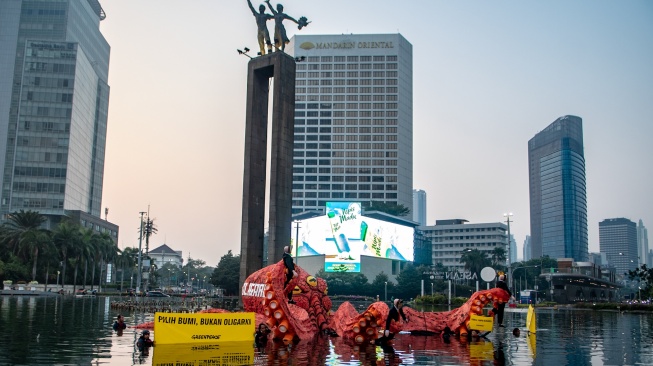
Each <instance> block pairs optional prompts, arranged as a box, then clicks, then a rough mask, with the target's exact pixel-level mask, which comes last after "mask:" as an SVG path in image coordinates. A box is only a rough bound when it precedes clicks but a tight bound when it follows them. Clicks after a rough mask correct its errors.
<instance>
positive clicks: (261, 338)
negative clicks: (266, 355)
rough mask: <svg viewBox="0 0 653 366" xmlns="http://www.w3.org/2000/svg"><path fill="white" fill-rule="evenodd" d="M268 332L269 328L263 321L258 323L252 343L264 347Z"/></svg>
mask: <svg viewBox="0 0 653 366" xmlns="http://www.w3.org/2000/svg"><path fill="white" fill-rule="evenodd" d="M270 332H271V331H270V328H268V327H267V325H265V323H261V324H259V326H258V330H257V331H256V333H254V343H255V344H256V347H259V348H260V347H265V345H266V344H267V343H268V334H270Z"/></svg>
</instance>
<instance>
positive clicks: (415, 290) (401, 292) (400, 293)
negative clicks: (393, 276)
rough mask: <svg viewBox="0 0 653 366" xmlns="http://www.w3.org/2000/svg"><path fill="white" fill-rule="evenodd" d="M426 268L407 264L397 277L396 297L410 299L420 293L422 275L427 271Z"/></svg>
mask: <svg viewBox="0 0 653 366" xmlns="http://www.w3.org/2000/svg"><path fill="white" fill-rule="evenodd" d="M428 270H429V268H428V267H427V266H415V265H414V264H412V263H408V264H407V265H406V266H405V267H404V269H402V270H401V272H400V273H399V274H398V275H397V291H396V297H401V298H404V299H411V298H415V297H417V295H420V294H421V292H422V279H423V277H422V274H423V273H424V272H426V271H428Z"/></svg>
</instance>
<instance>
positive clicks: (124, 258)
mask: <svg viewBox="0 0 653 366" xmlns="http://www.w3.org/2000/svg"><path fill="white" fill-rule="evenodd" d="M137 253H138V250H137V249H135V248H125V250H123V251H122V252H119V254H118V256H117V258H116V265H117V266H120V268H121V277H122V278H121V279H120V292H122V284H123V282H124V279H125V267H127V268H133V267H134V265H135V264H136V263H135V262H136V261H135V260H134V258H136V256H137V255H138V254H137Z"/></svg>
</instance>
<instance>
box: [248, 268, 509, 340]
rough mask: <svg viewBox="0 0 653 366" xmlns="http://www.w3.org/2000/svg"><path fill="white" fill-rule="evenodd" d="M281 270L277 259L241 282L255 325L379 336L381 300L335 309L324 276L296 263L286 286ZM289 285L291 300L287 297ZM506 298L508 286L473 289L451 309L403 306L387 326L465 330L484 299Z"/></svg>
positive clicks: (295, 336) (283, 334) (290, 336)
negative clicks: (398, 319) (398, 316)
mask: <svg viewBox="0 0 653 366" xmlns="http://www.w3.org/2000/svg"><path fill="white" fill-rule="evenodd" d="M285 271H286V267H285V266H284V264H283V261H279V262H277V263H275V264H272V265H270V266H267V267H265V268H263V269H261V270H259V271H256V272H254V273H252V274H251V275H250V276H249V277H247V280H246V281H245V283H244V284H243V288H242V298H243V305H244V307H245V311H251V312H255V313H256V314H257V317H256V320H257V321H256V323H257V327H258V324H260V323H261V322H265V323H266V324H267V326H268V327H270V329H272V331H273V336H274V338H275V339H280V340H283V342H285V343H290V342H293V341H295V340H306V339H311V338H313V337H314V336H315V334H316V333H317V332H320V331H328V332H333V331H335V332H336V333H337V334H338V336H340V337H343V338H344V339H348V340H352V341H353V342H355V343H358V344H361V343H364V342H369V341H371V340H374V339H376V338H377V337H378V334H379V330H382V327H383V326H384V324H385V320H386V317H387V316H388V313H389V311H390V309H389V308H388V306H387V305H386V304H385V303H384V302H375V303H373V304H372V305H370V306H369V307H368V308H367V309H366V310H365V311H363V313H362V314H361V313H359V312H358V311H357V310H356V309H355V308H354V306H353V305H352V304H351V303H349V302H345V303H343V304H342V305H340V307H339V308H338V310H337V311H336V312H335V313H333V312H332V311H331V299H329V297H328V296H327V284H326V281H324V280H323V279H322V278H317V277H314V276H311V275H310V274H308V272H306V271H305V270H304V269H302V268H301V267H299V266H297V265H295V271H296V272H297V276H295V277H294V278H293V279H292V280H291V281H290V282H289V283H288V285H287V286H285V287H284V282H285V278H286V274H285ZM291 291H292V293H293V296H292V298H293V300H294V302H295V304H289V303H288V293H289V292H291ZM509 298H510V296H509V295H508V293H507V292H506V291H504V290H502V289H499V288H494V289H491V290H483V291H478V292H475V293H474V294H473V295H472V296H471V297H470V299H469V300H468V301H467V302H466V303H465V304H463V305H462V306H461V307H459V308H457V309H454V310H451V311H445V312H421V311H417V310H413V309H411V308H409V307H404V308H403V310H404V313H405V314H406V316H407V318H408V321H407V322H404V323H396V322H393V323H392V325H391V326H390V331H391V332H398V331H408V332H421V333H441V332H442V331H444V329H445V328H446V327H449V329H451V330H452V331H453V332H455V333H459V334H466V333H467V332H468V330H469V321H470V316H471V314H478V315H482V314H483V308H484V307H485V306H486V305H487V304H488V303H493V305H494V308H497V305H498V304H499V303H505V302H508V300H509Z"/></svg>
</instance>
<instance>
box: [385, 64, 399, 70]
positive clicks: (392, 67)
mask: <svg viewBox="0 0 653 366" xmlns="http://www.w3.org/2000/svg"><path fill="white" fill-rule="evenodd" d="M387 68H388V69H391V70H396V69H397V64H396V63H392V64H387Z"/></svg>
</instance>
